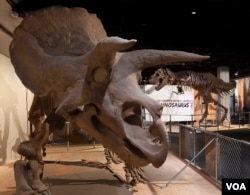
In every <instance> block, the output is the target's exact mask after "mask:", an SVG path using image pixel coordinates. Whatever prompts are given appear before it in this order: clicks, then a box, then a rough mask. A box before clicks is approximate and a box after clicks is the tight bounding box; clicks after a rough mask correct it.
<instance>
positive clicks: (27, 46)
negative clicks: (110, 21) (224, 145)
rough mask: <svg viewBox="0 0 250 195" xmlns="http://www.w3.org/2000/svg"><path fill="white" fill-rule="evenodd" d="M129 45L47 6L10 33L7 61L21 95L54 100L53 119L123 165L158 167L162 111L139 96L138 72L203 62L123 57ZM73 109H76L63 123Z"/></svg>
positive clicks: (79, 13) (74, 11)
mask: <svg viewBox="0 0 250 195" xmlns="http://www.w3.org/2000/svg"><path fill="white" fill-rule="evenodd" d="M61 21H64V23H62V22H61ZM135 43H136V40H134V39H131V40H127V39H123V38H120V37H108V36H107V34H106V31H105V30H104V28H103V26H102V23H101V22H100V20H99V19H98V18H97V17H96V15H95V14H89V13H88V12H87V11H86V10H85V9H84V8H65V7H60V6H55V7H50V8H45V9H42V10H37V11H34V12H32V13H29V14H28V15H27V16H25V17H24V20H23V22H22V23H21V24H20V26H18V27H17V28H16V30H15V32H14V36H13V41H12V43H11V45H10V56H11V61H12V64H13V66H14V68H15V71H16V74H17V75H18V76H19V78H20V80H21V81H22V83H23V84H24V85H25V86H26V87H27V88H28V89H30V90H31V91H32V92H33V93H35V94H38V95H41V96H45V95H48V94H53V95H54V96H55V100H56V106H57V110H56V112H57V114H61V115H63V116H67V119H68V120H70V121H72V122H73V123H75V124H76V125H78V126H79V127H81V128H82V129H83V130H85V131H87V132H88V133H89V134H90V135H92V136H93V137H94V138H95V139H97V140H98V141H100V142H101V143H102V144H103V145H104V146H105V147H107V148H109V149H110V150H112V151H113V152H115V153H116V154H117V155H118V156H120V158H121V159H123V160H124V162H125V163H126V164H127V165H128V166H131V167H141V166H145V165H147V164H149V163H152V164H153V165H154V166H155V167H159V166H161V165H162V164H163V162H164V161H165V159H166V156H167V153H168V143H167V133H166V129H165V126H164V123H163V122H162V121H161V119H160V118H161V112H162V106H161V105H160V104H159V103H158V102H157V101H155V100H153V99H151V98H149V97H148V96H147V95H145V94H144V93H143V92H142V91H141V89H140V87H139V80H140V76H141V71H142V70H143V69H145V68H148V67H152V66H156V65H160V64H163V63H168V62H179V61H181V62H184V61H201V60H206V59H208V58H209V57H208V56H202V55H198V54H194V53H188V52H182V51H161V50H151V49H147V50H134V51H127V52H125V51H124V50H127V49H130V48H131V47H133V45H134V44H135ZM80 106H84V108H83V110H78V112H74V115H70V117H68V115H69V113H71V112H72V111H75V110H76V109H77V108H78V107H80ZM141 106H144V107H145V108H146V109H147V110H148V111H149V112H150V114H151V115H152V118H153V124H152V125H151V126H150V127H149V128H148V129H145V128H142V120H141V118H142V117H141V113H140V107H141Z"/></svg>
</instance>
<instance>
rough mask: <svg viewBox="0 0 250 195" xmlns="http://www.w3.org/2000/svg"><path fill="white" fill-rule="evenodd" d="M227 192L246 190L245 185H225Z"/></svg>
mask: <svg viewBox="0 0 250 195" xmlns="http://www.w3.org/2000/svg"><path fill="white" fill-rule="evenodd" d="M226 186H227V190H247V188H246V186H245V183H226Z"/></svg>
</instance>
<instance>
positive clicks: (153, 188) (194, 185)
mask: <svg viewBox="0 0 250 195" xmlns="http://www.w3.org/2000/svg"><path fill="white" fill-rule="evenodd" d="M46 148H47V150H46V152H47V156H46V158H45V160H47V161H48V162H50V163H46V164H45V170H44V177H43V178H44V179H43V182H44V183H45V184H46V185H47V186H48V187H49V189H50V191H51V193H52V195H69V194H71V193H73V194H74V195H83V194H88V195H97V194H102V195H110V194H112V195H127V194H128V195H129V194H135V195H151V194H152V195H161V194H171V195H190V194H192V195H220V194H221V190H220V189H219V188H218V186H216V185H214V184H212V183H211V182H210V181H209V180H207V179H206V178H205V177H203V176H202V175H200V174H199V172H196V171H195V170H193V169H192V168H190V167H187V168H186V169H184V170H183V171H182V172H181V173H180V174H179V175H178V176H177V177H175V178H174V179H173V177H174V176H175V175H176V174H177V173H178V172H179V171H180V170H181V169H182V168H183V167H185V165H186V163H185V162H183V161H182V160H180V159H179V158H177V157H176V156H174V155H173V154H172V153H171V152H170V153H169V155H168V157H167V160H166V162H165V163H164V165H163V166H162V167H160V168H158V169H156V168H154V167H152V166H151V165H149V166H146V167H143V170H144V174H145V176H146V177H147V178H148V179H149V182H148V183H146V184H142V183H140V184H137V185H136V186H135V187H133V188H131V186H127V185H126V184H125V182H123V181H125V173H124V171H123V164H119V165H116V164H113V163H112V164H111V169H107V168H105V167H106V166H103V165H105V163H106V159H105V156H104V149H103V147H102V146H101V145H94V146H93V145H77V146H75V145H70V146H69V147H67V146H65V145H63V146H61V145H57V146H55V145H48V146H47V147H46ZM57 161H58V162H57ZM59 161H60V162H59ZM69 161H70V163H68V164H67V163H66V162H69ZM81 161H82V162H84V163H83V164H81V165H82V166H76V165H73V164H77V163H78V162H81ZM63 162H64V163H63ZM13 164H14V162H12V163H9V164H5V165H3V166H0V195H12V194H14V193H15V180H14V173H13ZM66 164H67V165H66ZM172 179H173V180H172ZM169 180H172V181H171V182H170V183H169V184H168V185H167V187H165V188H163V189H162V187H164V186H166V184H167V183H168V181H169Z"/></svg>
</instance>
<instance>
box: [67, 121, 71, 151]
mask: <svg viewBox="0 0 250 195" xmlns="http://www.w3.org/2000/svg"><path fill="white" fill-rule="evenodd" d="M69 125H70V122H66V129H67V135H69ZM68 151H69V140H67V152H68Z"/></svg>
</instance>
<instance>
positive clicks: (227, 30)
mask: <svg viewBox="0 0 250 195" xmlns="http://www.w3.org/2000/svg"><path fill="white" fill-rule="evenodd" d="M2 4H4V6H3V5H2ZM50 5H65V6H69V7H74V6H80V7H85V8H86V9H88V10H89V11H90V12H92V13H97V16H98V17H99V18H100V19H101V20H102V22H103V24H104V27H105V29H106V31H107V33H108V35H110V36H112V35H114V36H120V37H123V38H135V39H137V40H138V42H137V48H138V49H142V48H154V49H173V50H184V51H190V52H196V53H200V54H205V55H211V60H209V61H206V62H202V63H199V64H192V63H181V64H175V66H171V67H170V68H171V69H172V70H174V71H175V70H176V71H178V70H183V69H184V70H196V71H200V72H208V71H209V72H213V73H215V74H216V70H217V67H218V66H229V70H230V78H231V79H235V78H239V77H245V76H249V75H250V68H249V65H250V30H249V22H250V1H249V0H172V1H163V0H102V1H101V0H47V1H46V0H36V1H34V0H7V1H0V7H1V8H0V14H1V15H0V16H1V18H0V25H1V29H2V31H1V30H0V38H1V43H2V41H3V42H4V44H1V46H0V52H1V53H3V52H5V53H4V55H8V54H7V53H8V52H7V51H6V48H8V43H9V41H10V40H11V36H10V35H9V34H8V32H10V33H11V32H12V31H13V30H14V28H15V26H16V25H18V23H19V22H20V21H21V19H22V18H20V17H13V12H11V9H12V10H13V11H15V12H16V13H18V14H19V16H22V15H23V14H24V13H26V12H29V11H32V10H36V9H40V8H43V7H47V6H50ZM1 9H3V12H2V10H1ZM11 13H12V15H11ZM2 15H4V17H2ZM3 47H5V49H4V48H3ZM151 73H152V69H149V70H146V71H144V72H143V76H144V77H148V75H149V74H151ZM235 73H238V75H235Z"/></svg>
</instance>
